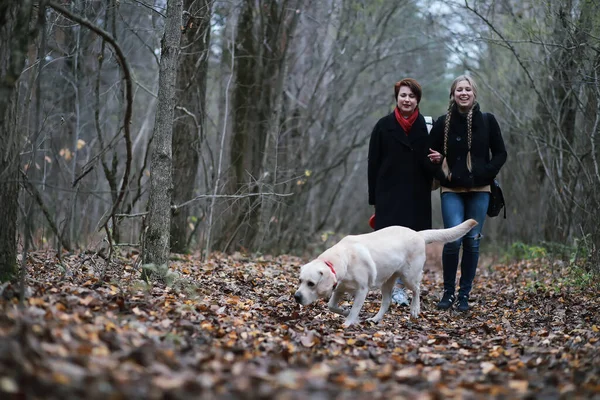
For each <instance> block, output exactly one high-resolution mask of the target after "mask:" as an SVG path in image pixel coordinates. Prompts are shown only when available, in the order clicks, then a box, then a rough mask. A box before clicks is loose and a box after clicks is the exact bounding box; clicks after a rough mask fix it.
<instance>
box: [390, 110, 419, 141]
mask: <svg viewBox="0 0 600 400" xmlns="http://www.w3.org/2000/svg"><path fill="white" fill-rule="evenodd" d="M394 114H396V121H398V123H399V124H400V126H401V127H402V129H404V133H406V136H408V132H410V128H412V126H413V124H414V123H415V121H416V120H417V117H418V116H419V107H417V108H415V111H413V113H412V114H411V116H410V117H408V118H404V117H403V116H402V114H400V109H398V107H396V109H395V110H394Z"/></svg>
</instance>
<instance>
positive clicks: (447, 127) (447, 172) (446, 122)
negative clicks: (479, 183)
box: [442, 99, 454, 180]
mask: <svg viewBox="0 0 600 400" xmlns="http://www.w3.org/2000/svg"><path fill="white" fill-rule="evenodd" d="M453 106H454V100H452V99H450V104H448V112H446V119H445V120H444V161H443V162H442V171H444V175H445V176H446V178H448V180H452V175H451V174H450V167H448V161H447V160H448V132H449V131H450V117H451V116H452V107H453Z"/></svg>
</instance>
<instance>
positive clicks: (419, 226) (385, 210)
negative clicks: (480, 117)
mask: <svg viewBox="0 0 600 400" xmlns="http://www.w3.org/2000/svg"><path fill="white" fill-rule="evenodd" d="M428 136H429V135H428V134H427V126H426V125H425V118H423V116H422V115H420V114H419V116H418V118H417V120H416V121H415V122H414V124H413V126H412V128H411V130H410V132H409V134H408V136H407V135H406V134H405V133H404V130H403V129H402V127H401V126H400V124H399V123H398V121H397V120H396V116H395V115H394V113H393V112H392V113H391V114H390V115H388V116H385V117H383V118H381V119H380V120H379V121H378V122H377V124H376V125H375V128H374V129H373V133H371V141H370V142H369V171H368V177H369V204H371V205H375V215H376V217H375V229H381V228H385V227H387V226H392V225H400V226H405V227H408V228H411V229H414V230H417V231H419V230H423V229H431V181H432V177H431V173H430V170H429V169H428V168H427V164H426V163H428V160H427V153H428V149H427V145H428Z"/></svg>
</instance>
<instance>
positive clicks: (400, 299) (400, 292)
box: [392, 286, 409, 306]
mask: <svg viewBox="0 0 600 400" xmlns="http://www.w3.org/2000/svg"><path fill="white" fill-rule="evenodd" d="M392 302H394V303H396V304H399V305H401V306H402V305H405V306H407V305H408V304H409V301H408V296H407V295H406V292H405V291H404V289H402V288H401V287H398V286H396V287H394V290H393V291H392Z"/></svg>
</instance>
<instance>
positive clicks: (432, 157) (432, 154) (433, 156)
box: [427, 149, 443, 164]
mask: <svg viewBox="0 0 600 400" xmlns="http://www.w3.org/2000/svg"><path fill="white" fill-rule="evenodd" d="M427 157H429V161H431V162H432V163H434V164H439V163H441V162H442V159H443V157H442V155H441V154H440V153H438V152H437V151H435V150H433V149H429V154H427Z"/></svg>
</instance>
